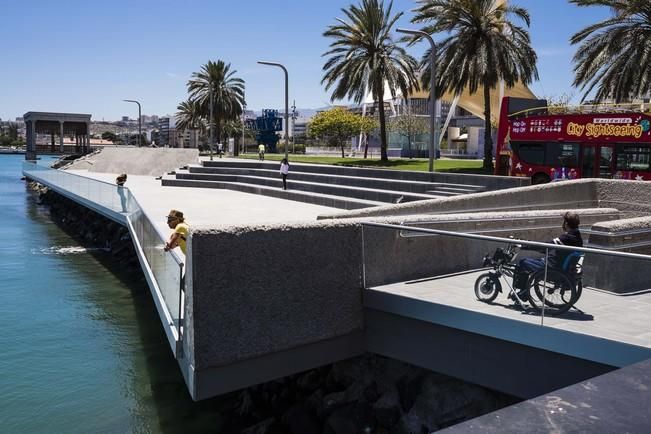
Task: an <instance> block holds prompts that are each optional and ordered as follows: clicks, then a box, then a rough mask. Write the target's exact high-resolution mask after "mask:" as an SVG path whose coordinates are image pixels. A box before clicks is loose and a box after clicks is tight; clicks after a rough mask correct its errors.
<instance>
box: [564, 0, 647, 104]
mask: <svg viewBox="0 0 651 434" xmlns="http://www.w3.org/2000/svg"><path fill="white" fill-rule="evenodd" d="M570 1H571V2H572V3H574V4H576V5H578V6H607V7H610V8H611V9H612V11H613V12H614V14H613V16H611V17H610V18H608V19H605V20H603V21H600V22H598V23H596V24H593V25H591V26H588V27H586V28H585V29H583V30H581V31H580V32H578V33H576V34H575V35H574V36H572V38H571V39H570V41H571V42H572V44H581V45H580V46H579V47H578V49H577V51H576V54H575V55H574V62H575V67H574V85H575V86H580V87H581V90H585V94H584V95H583V100H584V101H585V99H586V98H587V96H588V95H589V94H590V93H591V92H592V91H593V90H594V89H595V88H597V92H596V94H595V99H596V100H597V101H599V100H603V99H607V98H612V99H614V100H615V101H617V102H619V101H622V100H629V99H631V98H634V97H638V96H644V95H648V94H649V93H650V92H651V2H649V0H570Z"/></svg>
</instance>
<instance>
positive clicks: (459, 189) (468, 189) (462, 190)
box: [435, 184, 481, 194]
mask: <svg viewBox="0 0 651 434" xmlns="http://www.w3.org/2000/svg"><path fill="white" fill-rule="evenodd" d="M435 190H437V191H449V192H450V193H459V194H469V193H477V192H479V191H481V188H473V187H472V186H468V185H464V186H453V185H445V184H444V185H439V186H437V187H436V188H435Z"/></svg>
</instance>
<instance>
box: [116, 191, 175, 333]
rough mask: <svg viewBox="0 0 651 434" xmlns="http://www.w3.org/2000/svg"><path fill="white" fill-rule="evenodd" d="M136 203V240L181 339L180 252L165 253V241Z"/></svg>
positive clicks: (132, 216)
mask: <svg viewBox="0 0 651 434" xmlns="http://www.w3.org/2000/svg"><path fill="white" fill-rule="evenodd" d="M132 199H133V203H134V205H135V207H136V208H137V210H136V211H134V212H133V213H131V214H129V216H128V219H129V223H130V225H131V230H132V232H133V236H134V237H135V238H136V239H137V240H138V243H139V246H140V248H141V250H142V254H143V255H144V258H145V260H146V262H147V264H148V265H149V268H150V269H151V273H152V274H153V276H154V277H155V279H156V283H157V285H158V290H159V291H160V294H161V296H162V297H163V300H164V301H165V306H166V307H167V310H168V313H169V315H170V319H171V322H172V323H173V324H171V325H173V327H174V328H175V329H176V330H177V334H178V336H179V337H180V336H181V331H182V330H181V318H182V307H183V306H182V298H183V297H182V296H183V288H184V281H183V261H182V260H181V258H180V257H179V256H178V255H177V254H176V252H173V251H172V252H166V251H165V250H164V247H165V240H164V239H163V238H162V237H161V235H160V234H159V233H158V231H157V230H156V227H155V226H154V225H153V224H152V222H151V221H150V220H149V218H148V217H147V215H146V214H145V213H144V211H143V210H142V208H140V206H139V205H138V201H137V200H135V199H134V198H132Z"/></svg>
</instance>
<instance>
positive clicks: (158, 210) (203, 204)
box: [69, 170, 334, 235]
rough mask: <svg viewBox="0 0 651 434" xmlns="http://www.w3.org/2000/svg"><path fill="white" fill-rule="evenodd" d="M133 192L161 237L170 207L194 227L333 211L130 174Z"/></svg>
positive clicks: (110, 177)
mask: <svg viewBox="0 0 651 434" xmlns="http://www.w3.org/2000/svg"><path fill="white" fill-rule="evenodd" d="M69 172H71V173H75V174H77V175H81V176H85V177H88V178H91V179H97V180H101V181H105V182H110V183H113V182H115V178H116V177H117V176H118V174H117V173H98V172H89V171H87V170H69ZM125 186H126V187H128V188H129V190H131V193H132V194H133V195H134V196H135V198H136V200H137V201H138V203H139V204H140V206H141V207H142V208H143V209H144V211H145V213H146V214H147V216H148V217H149V218H150V219H151V221H152V222H153V223H154V224H155V225H156V228H157V229H158V230H159V232H160V233H161V234H164V235H166V234H169V233H170V229H169V228H168V227H167V223H166V220H165V216H166V215H167V213H168V212H169V210H170V209H171V208H174V209H178V210H181V211H183V213H184V214H185V217H186V220H187V222H188V223H189V224H190V226H191V227H192V228H193V229H194V228H199V227H210V228H215V227H219V226H221V225H224V226H232V225H238V226H249V225H260V224H278V223H291V222H300V221H314V220H316V218H317V216H318V215H320V214H324V213H331V212H333V210H334V209H333V208H329V207H325V206H318V205H311V204H307V203H302V202H294V201H288V200H283V199H277V198H273V197H268V196H259V195H256V194H249V193H242V192H238V191H233V190H222V189H212V188H183V187H163V186H162V185H161V182H160V180H158V179H156V178H155V177H153V176H144V175H129V177H128V180H127V183H126V184H125Z"/></svg>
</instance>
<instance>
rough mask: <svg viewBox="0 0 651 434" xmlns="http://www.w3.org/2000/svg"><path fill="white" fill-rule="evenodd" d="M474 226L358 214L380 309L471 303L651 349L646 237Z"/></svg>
mask: <svg viewBox="0 0 651 434" xmlns="http://www.w3.org/2000/svg"><path fill="white" fill-rule="evenodd" d="M482 232H483V234H481V235H480V234H475V233H460V232H453V231H448V230H440V229H436V228H435V226H433V225H432V226H430V227H429V228H423V227H415V226H409V224H408V223H405V224H402V225H391V224H381V223H370V222H369V223H363V224H362V256H363V268H362V270H363V286H364V288H365V289H366V290H367V292H368V291H372V293H369V295H368V296H367V299H369V300H383V301H382V302H381V303H380V304H381V306H382V307H383V308H387V309H391V308H393V307H395V308H396V309H399V307H397V306H403V307H404V306H411V308H405V309H407V310H409V309H411V312H412V313H414V315H416V316H418V319H421V320H422V319H426V315H427V314H426V312H444V314H445V315H446V316H445V318H446V320H450V321H452V322H454V321H455V320H456V319H457V318H461V317H464V315H466V314H467V313H468V312H473V313H479V314H481V315H480V316H482V315H484V318H485V315H490V316H497V317H502V318H504V319H507V320H511V321H517V322H526V323H529V324H532V325H543V326H546V327H555V328H557V329H559V330H564V331H570V332H576V333H587V334H589V335H591V336H592V337H594V338H596V339H609V340H615V341H618V342H623V343H625V344H627V345H633V346H637V347H638V349H639V348H648V349H649V350H650V351H651V338H649V337H650V336H651V327H650V326H649V324H651V255H649V253H651V247H649V246H648V245H647V243H642V244H641V245H640V246H639V247H638V248H636V249H634V250H633V251H632V249H630V248H627V250H628V251H618V247H617V246H612V249H609V250H606V249H602V248H599V249H597V248H579V247H571V246H565V245H556V244H548V243H540V242H533V241H527V240H518V239H512V238H505V237H495V236H490V235H486V232H489V231H488V230H486V231H482ZM560 232H561V229H560V228H558V231H557V233H560ZM520 236H523V235H522V234H520ZM586 238H587V236H586ZM523 260H524V261H523ZM387 300H389V301H387ZM410 303H411V304H410ZM428 303H431V305H436V306H445V308H446V309H448V308H449V309H452V310H455V309H457V310H455V311H456V312H458V315H459V316H458V317H457V316H455V315H449V312H450V310H445V309H443V310H440V309H439V310H438V311H437V310H436V309H430V310H428V307H427V306H428ZM464 318H466V319H468V317H467V316H466V317H464ZM477 318H479V316H478V317H477ZM459 321H461V320H459ZM471 322H472V321H471ZM480 323H481V320H478V319H477V324H480ZM465 324H466V325H467V324H469V322H466V323H465ZM493 324H495V322H493ZM474 331H475V332H478V333H481V332H482V330H480V329H478V330H474ZM514 333H515V332H514ZM644 351H646V350H644Z"/></svg>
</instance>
